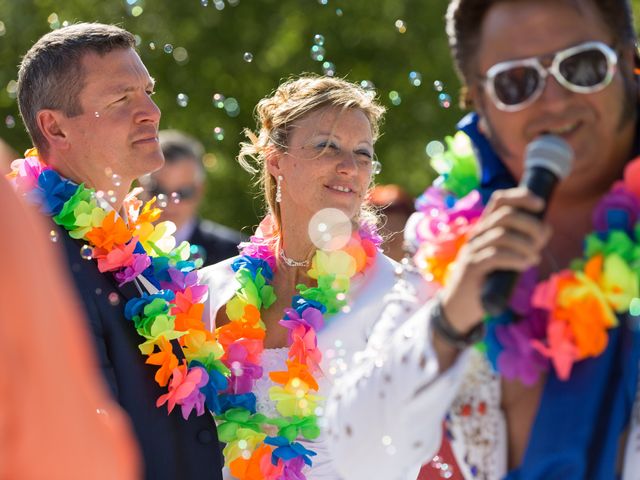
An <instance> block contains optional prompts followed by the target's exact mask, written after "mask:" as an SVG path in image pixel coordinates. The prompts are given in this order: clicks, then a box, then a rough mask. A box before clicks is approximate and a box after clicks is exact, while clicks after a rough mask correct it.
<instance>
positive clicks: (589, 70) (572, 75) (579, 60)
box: [559, 48, 609, 87]
mask: <svg viewBox="0 0 640 480" xmlns="http://www.w3.org/2000/svg"><path fill="white" fill-rule="evenodd" d="M559 70H560V74H561V75H562V76H563V77H564V78H565V79H566V80H567V82H569V83H571V84H572V85H575V86H577V87H595V86H597V85H599V84H601V83H602V82H604V81H605V80H606V78H607V73H608V71H609V63H608V61H607V57H606V56H605V54H604V53H603V52H601V51H600V50H598V49H596V48H592V49H589V50H584V51H582V52H578V53H576V54H575V55H571V56H570V57H567V58H565V59H564V60H562V62H560V65H559Z"/></svg>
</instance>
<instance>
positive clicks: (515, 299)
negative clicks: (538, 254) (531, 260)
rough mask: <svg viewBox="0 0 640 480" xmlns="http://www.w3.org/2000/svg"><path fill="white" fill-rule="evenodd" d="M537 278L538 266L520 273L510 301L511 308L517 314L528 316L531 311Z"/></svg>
mask: <svg viewBox="0 0 640 480" xmlns="http://www.w3.org/2000/svg"><path fill="white" fill-rule="evenodd" d="M537 280H538V269H537V268H530V269H529V270H527V271H525V272H524V273H523V274H522V275H520V279H519V280H518V283H517V284H516V286H515V288H514V290H513V295H512V296H511V301H510V302H509V308H511V310H513V312H514V313H515V314H516V315H519V316H526V315H528V314H529V313H530V312H531V308H532V306H531V297H532V294H533V290H534V288H535V287H536V283H537Z"/></svg>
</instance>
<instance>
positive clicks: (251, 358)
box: [212, 217, 381, 480]
mask: <svg viewBox="0 0 640 480" xmlns="http://www.w3.org/2000/svg"><path fill="white" fill-rule="evenodd" d="M273 231H274V229H273V227H272V221H271V219H270V217H267V218H266V219H265V220H263V222H262V223H261V225H260V228H259V229H258V231H257V232H256V235H255V236H253V237H251V241H250V242H248V243H245V244H242V245H241V248H242V250H241V253H240V256H239V257H238V258H237V259H236V260H235V262H234V263H233V265H232V268H233V270H234V272H235V279H236V280H237V281H238V283H239V284H240V287H239V288H238V289H237V291H236V293H235V295H234V297H233V298H232V299H231V300H230V301H229V302H228V303H227V306H226V313H227V316H228V317H229V320H230V322H229V323H228V324H226V325H224V326H222V327H219V328H218V329H217V330H216V333H217V337H218V339H219V341H220V343H221V345H222V346H223V348H224V356H223V357H222V361H223V363H224V364H225V365H226V366H227V367H228V368H229V370H230V372H231V375H230V377H229V382H228V386H227V387H226V389H225V390H224V392H223V394H222V395H220V396H219V397H218V404H217V405H215V406H214V408H212V410H213V411H214V412H215V413H216V414H217V417H216V420H217V422H218V436H219V438H220V440H221V441H223V442H226V443H227V445H226V447H225V449H224V451H223V454H224V456H225V465H227V466H228V467H229V468H230V471H231V474H232V475H233V476H234V477H235V478H239V479H243V480H262V479H268V480H275V479H286V480H303V479H305V478H306V477H305V475H304V474H303V473H302V469H303V467H304V466H305V465H312V461H311V457H313V456H314V455H316V453H315V452H313V451H312V450H308V449H306V448H305V447H304V446H302V444H300V443H299V442H296V439H297V438H299V437H303V438H305V439H308V440H312V439H314V438H316V437H318V435H319V434H320V429H319V427H318V418H317V416H316V415H315V412H316V408H317V406H318V404H319V402H320V400H321V398H320V397H318V396H317V395H315V394H314V393H313V392H315V391H317V390H318V383H317V376H318V374H320V373H321V372H320V366H319V365H320V361H321V359H322V353H321V352H320V350H319V349H318V342H317V337H316V335H317V332H318V331H320V330H321V329H322V328H323V326H324V323H325V317H326V316H329V315H333V314H335V313H337V312H338V311H340V310H341V309H342V308H343V307H344V306H345V305H346V303H347V300H346V295H347V293H348V291H349V287H350V280H351V278H353V276H354V275H356V274H357V273H359V272H362V271H363V270H364V269H365V268H366V267H367V266H369V265H371V264H372V263H373V261H374V259H375V254H376V249H377V246H378V245H379V244H380V241H381V239H380V237H379V236H377V234H376V233H375V231H374V230H373V229H371V228H367V227H363V228H361V229H360V231H359V232H358V233H354V234H353V236H352V238H351V240H350V242H349V243H348V244H347V245H346V247H344V248H343V249H342V250H337V251H331V252H326V251H322V250H318V251H316V253H315V255H314V257H313V259H312V262H311V267H310V269H309V271H308V275H309V277H310V278H313V279H316V280H317V286H316V287H307V286H306V285H304V284H300V285H297V290H298V293H299V294H298V295H296V296H294V297H293V299H292V301H291V308H286V309H285V310H284V316H283V319H282V320H281V321H280V322H279V323H280V325H282V326H283V327H285V328H286V329H287V330H288V346H289V351H288V355H287V356H288V360H287V362H286V370H283V371H278V372H271V373H270V375H269V377H270V379H271V380H272V381H273V383H274V386H272V387H271V388H270V390H269V397H270V399H271V400H272V401H273V402H275V405H276V410H277V411H278V413H279V414H280V415H281V416H280V417H277V418H267V417H266V416H265V415H262V414H260V413H257V412H256V396H255V394H254V393H253V392H252V390H253V386H254V384H255V381H256V380H257V379H259V378H261V377H262V373H263V371H262V367H261V366H260V359H261V354H262V352H263V350H264V338H265V334H266V330H265V325H264V323H263V322H262V320H261V316H260V310H261V309H262V308H268V307H269V306H271V305H272V304H273V302H274V301H275V299H276V297H275V295H274V291H273V287H272V286H271V281H272V279H273V274H274V271H275V268H276V256H275V246H276V244H277V238H276V237H275V236H274V234H273ZM220 387H221V388H222V385H220ZM276 432H277V435H273V433H276Z"/></svg>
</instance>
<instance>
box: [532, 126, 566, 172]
mask: <svg viewBox="0 0 640 480" xmlns="http://www.w3.org/2000/svg"><path fill="white" fill-rule="evenodd" d="M524 163H525V165H524V167H525V169H531V168H534V167H542V168H546V169H547V170H549V171H551V172H553V173H554V174H555V175H556V176H557V177H558V179H559V180H562V179H563V178H566V177H567V175H569V172H570V171H571V166H572V165H573V149H572V148H571V146H570V145H569V144H568V143H567V142H566V141H565V140H563V139H562V138H560V137H558V136H557V135H542V136H541V137H538V138H536V139H535V140H534V141H533V142H531V143H530V144H529V145H527V151H526V154H525V161H524Z"/></svg>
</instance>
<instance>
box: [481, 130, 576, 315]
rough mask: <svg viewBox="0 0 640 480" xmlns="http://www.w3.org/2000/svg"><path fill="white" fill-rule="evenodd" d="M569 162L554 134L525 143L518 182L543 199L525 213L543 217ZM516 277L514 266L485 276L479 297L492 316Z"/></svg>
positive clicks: (567, 149) (505, 301)
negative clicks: (537, 207)
mask: <svg viewBox="0 0 640 480" xmlns="http://www.w3.org/2000/svg"><path fill="white" fill-rule="evenodd" d="M572 163H573V149H572V148H571V147H570V146H569V144H568V143H567V142H566V141H564V140H563V139H562V138H560V137H558V136H556V135H543V136H541V137H538V138H537V139H535V140H534V141H533V142H531V143H530V144H529V145H527V149H526V152H525V161H524V167H525V168H524V174H523V175H522V179H521V180H520V186H522V187H525V188H527V190H529V191H530V192H531V193H533V194H535V195H536V196H538V197H540V198H542V199H543V200H544V201H545V206H544V209H543V210H542V211H540V212H536V213H533V212H527V213H529V214H531V215H533V216H534V217H537V218H540V219H541V218H543V217H544V214H545V213H546V211H547V205H548V204H549V199H550V198H551V195H552V193H553V190H554V188H555V186H556V184H557V183H558V181H560V180H562V179H564V178H566V177H567V175H569V172H570V171H571V165H572ZM518 277H519V273H518V272H516V271H513V270H496V271H494V272H491V273H490V274H489V275H488V276H487V280H486V282H485V284H484V286H483V288H482V293H481V299H482V306H483V307H484V310H485V311H486V312H487V313H488V314H489V315H491V316H494V317H495V316H498V315H500V314H501V313H502V312H504V310H505V309H506V307H507V305H508V303H509V300H510V299H511V294H512V293H513V289H514V287H515V285H516V283H517V282H518Z"/></svg>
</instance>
